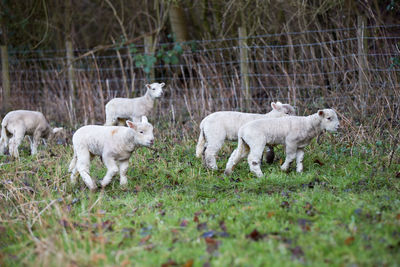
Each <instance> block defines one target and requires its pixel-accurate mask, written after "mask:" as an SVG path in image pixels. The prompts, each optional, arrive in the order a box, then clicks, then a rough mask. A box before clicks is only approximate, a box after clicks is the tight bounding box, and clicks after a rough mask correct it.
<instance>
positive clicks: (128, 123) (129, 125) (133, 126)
mask: <svg viewBox="0 0 400 267" xmlns="http://www.w3.org/2000/svg"><path fill="white" fill-rule="evenodd" d="M126 125H127V126H128V127H129V128H132V129H133V130H137V125H136V123H134V122H133V121H130V120H127V121H126Z"/></svg>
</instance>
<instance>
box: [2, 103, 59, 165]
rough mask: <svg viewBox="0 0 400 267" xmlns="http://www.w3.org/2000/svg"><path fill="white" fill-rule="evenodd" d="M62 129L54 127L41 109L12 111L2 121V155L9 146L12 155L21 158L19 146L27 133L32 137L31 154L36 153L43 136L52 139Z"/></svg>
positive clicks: (30, 139)
mask: <svg viewBox="0 0 400 267" xmlns="http://www.w3.org/2000/svg"><path fill="white" fill-rule="evenodd" d="M62 130H63V128H54V129H52V128H51V127H50V125H49V123H48V122H47V120H46V118H45V117H44V115H43V114H42V113H41V112H39V111H30V110H14V111H10V112H9V113H7V115H6V116H5V117H4V119H3V121H2V122H1V138H0V155H3V154H4V153H5V151H6V149H7V147H8V146H9V152H10V155H11V156H13V157H14V158H17V159H19V152H18V147H19V146H20V144H21V142H22V140H23V139H24V137H25V135H28V136H29V137H32V138H29V141H30V144H31V155H35V154H36V153H37V147H38V145H39V142H40V139H41V138H44V139H51V138H52V137H53V136H54V134H56V133H58V132H61V131H62ZM10 136H12V137H11V138H10Z"/></svg>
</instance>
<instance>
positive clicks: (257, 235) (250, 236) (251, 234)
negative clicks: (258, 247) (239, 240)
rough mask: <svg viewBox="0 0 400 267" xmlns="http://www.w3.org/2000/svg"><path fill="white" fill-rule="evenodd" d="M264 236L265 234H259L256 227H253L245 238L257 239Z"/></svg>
mask: <svg viewBox="0 0 400 267" xmlns="http://www.w3.org/2000/svg"><path fill="white" fill-rule="evenodd" d="M265 236H266V235H265V234H261V233H260V232H259V231H258V230H257V229H254V230H253V231H252V232H251V233H250V234H248V235H246V238H249V239H252V240H254V241H258V240H261V239H263V238H264V237H265Z"/></svg>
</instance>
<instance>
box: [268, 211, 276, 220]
mask: <svg viewBox="0 0 400 267" xmlns="http://www.w3.org/2000/svg"><path fill="white" fill-rule="evenodd" d="M274 215H275V212H273V211H269V212H268V213H267V217H268V218H271V217H272V216H274Z"/></svg>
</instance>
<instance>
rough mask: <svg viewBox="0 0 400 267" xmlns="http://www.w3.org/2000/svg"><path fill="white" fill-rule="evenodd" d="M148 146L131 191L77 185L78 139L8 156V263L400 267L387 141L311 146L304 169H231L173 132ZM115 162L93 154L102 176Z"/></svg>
mask: <svg viewBox="0 0 400 267" xmlns="http://www.w3.org/2000/svg"><path fill="white" fill-rule="evenodd" d="M158 140H159V141H158V142H156V144H155V148H156V150H157V151H153V150H149V149H146V148H139V149H137V150H136V151H135V152H134V153H133V155H132V157H131V164H130V169H129V171H128V177H129V180H128V186H127V187H125V188H121V187H120V185H119V179H118V178H119V177H118V176H117V177H114V179H113V181H112V182H111V184H110V185H109V186H107V187H106V188H105V189H104V190H98V191H96V192H93V193H92V192H90V191H89V190H88V189H87V188H86V187H85V185H84V184H83V182H82V180H81V179H79V180H78V183H77V185H75V186H72V185H71V184H70V183H69V174H68V171H67V168H68V163H69V161H70V159H71V156H72V149H71V147H70V146H63V145H51V146H50V147H48V148H47V149H45V148H43V147H42V148H41V149H40V151H39V154H38V155H37V156H30V155H29V150H28V145H27V144H25V146H24V147H23V148H22V152H21V160H20V161H19V162H18V161H13V160H11V158H9V156H1V157H0V162H1V163H0V164H1V167H0V206H1V213H0V220H1V221H0V265H2V266H11V265H26V266H95V265H99V266H132V265H133V266H160V265H163V266H174V265H183V266H192V265H193V266H228V265H233V266H265V265H268V266H282V265H285V266H291V265H293V266H297V265H312V266H321V265H333V266H339V265H340V266H350V265H353V266H357V265H363V266H364V265H396V264H398V263H399V262H400V253H399V252H400V195H399V190H400V163H399V157H398V152H399V151H398V149H397V150H396V154H395V156H394V158H393V157H392V159H391V162H390V164H389V161H390V153H388V151H391V150H390V149H389V147H386V148H385V145H384V144H373V145H367V144H366V145H362V144H357V145H353V144H351V143H343V142H342V143H338V142H335V138H334V137H332V136H329V135H328V136H326V137H324V138H323V139H322V140H320V141H321V142H320V144H318V143H317V142H316V141H314V142H313V143H312V144H311V145H310V146H309V147H308V148H307V150H306V155H305V160H304V172H303V173H301V174H298V173H296V172H295V169H294V168H293V166H292V168H291V169H290V171H289V172H288V173H285V172H282V171H281V170H280V168H279V166H280V163H281V161H282V159H284V153H283V150H282V148H280V147H277V148H276V159H275V162H274V163H273V164H271V165H268V164H266V163H264V164H263V166H262V170H263V172H264V173H265V176H264V177H262V178H256V177H255V176H253V175H252V174H250V172H249V169H248V166H247V162H246V161H242V162H241V163H239V164H238V166H237V167H236V169H235V170H234V172H233V174H232V175H231V176H225V175H224V174H223V169H224V166H225V163H226V161H227V159H228V157H229V154H230V152H231V151H232V150H233V149H234V146H235V144H234V143H227V144H226V145H225V146H224V147H223V149H222V150H221V152H220V155H219V160H218V164H219V169H220V170H218V171H209V170H207V169H206V168H205V167H204V166H203V165H202V163H201V160H200V159H197V158H196V157H195V156H194V154H195V140H194V138H187V137H185V136H183V137H179V136H175V137H173V136H162V137H159V139H158ZM105 172H106V169H105V167H104V166H103V164H102V163H101V161H100V160H99V159H95V160H93V161H92V166H91V175H92V177H95V178H96V179H98V180H99V179H101V178H102V177H103V176H104V175H105Z"/></svg>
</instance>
